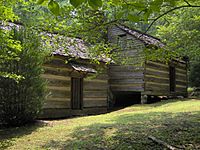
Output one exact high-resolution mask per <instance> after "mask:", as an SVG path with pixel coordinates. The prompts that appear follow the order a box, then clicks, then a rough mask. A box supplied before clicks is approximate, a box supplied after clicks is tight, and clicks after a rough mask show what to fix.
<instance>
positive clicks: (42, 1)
mask: <svg viewBox="0 0 200 150" xmlns="http://www.w3.org/2000/svg"><path fill="white" fill-rule="evenodd" d="M44 1H45V0H38V1H37V4H39V5H41V4H42V3H44Z"/></svg>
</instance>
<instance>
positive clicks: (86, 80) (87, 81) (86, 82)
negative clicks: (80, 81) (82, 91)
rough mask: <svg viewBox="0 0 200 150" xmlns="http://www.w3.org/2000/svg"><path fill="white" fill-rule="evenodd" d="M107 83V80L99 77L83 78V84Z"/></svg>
mask: <svg viewBox="0 0 200 150" xmlns="http://www.w3.org/2000/svg"><path fill="white" fill-rule="evenodd" d="M95 83H99V84H108V80H105V79H104V80H99V79H84V84H95Z"/></svg>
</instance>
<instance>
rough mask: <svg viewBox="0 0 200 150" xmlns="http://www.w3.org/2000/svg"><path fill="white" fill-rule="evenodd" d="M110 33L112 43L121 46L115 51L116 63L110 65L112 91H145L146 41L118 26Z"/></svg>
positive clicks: (111, 29) (110, 30)
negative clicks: (144, 56)
mask: <svg viewBox="0 0 200 150" xmlns="http://www.w3.org/2000/svg"><path fill="white" fill-rule="evenodd" d="M108 35H109V36H108V38H109V40H110V41H111V42H112V43H114V44H117V45H119V46H120V47H121V48H119V49H118V50H116V51H115V52H116V56H117V57H116V60H115V63H116V64H115V65H110V66H109V84H110V89H111V90H112V91H144V67H143V62H144V59H143V49H144V47H145V46H144V43H142V42H141V41H140V40H138V39H136V38H135V37H133V36H131V35H129V34H127V33H126V32H124V31H122V30H121V29H119V28H118V27H116V26H114V27H112V28H110V29H109V34H108ZM123 63H124V64H123ZM117 64H120V65H117Z"/></svg>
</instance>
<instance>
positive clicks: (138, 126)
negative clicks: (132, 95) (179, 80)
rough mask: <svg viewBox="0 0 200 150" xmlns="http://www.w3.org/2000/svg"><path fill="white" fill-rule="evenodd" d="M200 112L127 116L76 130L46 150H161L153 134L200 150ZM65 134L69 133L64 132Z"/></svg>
mask: <svg viewBox="0 0 200 150" xmlns="http://www.w3.org/2000/svg"><path fill="white" fill-rule="evenodd" d="M199 119H200V112H193V113H177V114H174V113H165V112H161V113H160V112H151V113H145V114H144V113H142V114H124V115H120V116H118V117H115V118H113V119H112V120H110V121H108V123H100V124H92V125H89V126H83V127H79V128H76V129H75V130H74V132H73V133H72V134H70V136H69V135H68V134H67V133H66V137H67V136H68V137H70V138H68V139H66V140H62V141H60V140H56V139H54V140H51V141H49V142H48V143H46V144H45V145H43V146H42V148H45V149H70V150H71V149H81V150H87V149H88V150H93V149H94V150H101V149H102V150H106V149H108V150H112V149H113V150H114V149H118V150H123V149H124V150H127V149H130V150H132V149H135V150H137V149H138V150H143V149H144V150H151V149H152V150H160V149H164V147H162V146H161V145H158V144H155V143H153V142H152V141H150V140H148V136H149V135H153V136H155V137H157V138H158V139H161V140H163V141H165V142H167V143H169V144H171V145H174V146H178V147H181V148H183V149H198V148H200V145H199V142H200V141H199V139H200V135H199V133H200V122H199ZM64 132H66V131H64Z"/></svg>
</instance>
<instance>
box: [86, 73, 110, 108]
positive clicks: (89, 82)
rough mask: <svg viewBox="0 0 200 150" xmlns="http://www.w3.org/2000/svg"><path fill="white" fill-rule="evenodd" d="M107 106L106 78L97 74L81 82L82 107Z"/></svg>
mask: <svg viewBox="0 0 200 150" xmlns="http://www.w3.org/2000/svg"><path fill="white" fill-rule="evenodd" d="M107 106H108V76H107V74H105V73H103V74H98V75H97V76H95V77H94V76H88V77H87V78H85V79H84V81H83V107H84V108H95V107H105V108H107Z"/></svg>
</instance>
